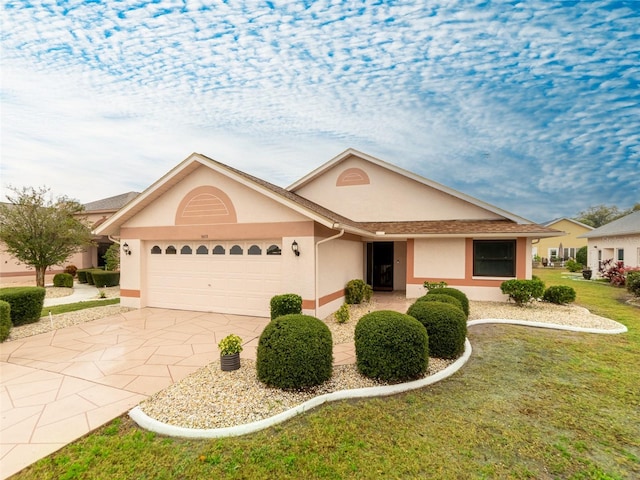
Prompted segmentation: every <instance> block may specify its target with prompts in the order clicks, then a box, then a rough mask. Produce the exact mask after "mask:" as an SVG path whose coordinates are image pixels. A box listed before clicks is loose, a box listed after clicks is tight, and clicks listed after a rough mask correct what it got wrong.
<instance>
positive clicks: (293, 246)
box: [291, 240, 300, 257]
mask: <svg viewBox="0 0 640 480" xmlns="http://www.w3.org/2000/svg"><path fill="white" fill-rule="evenodd" d="M291 250H293V253H295V254H296V257H299V256H300V249H299V248H298V242H296V241H295V240H294V241H293V243H292V244H291Z"/></svg>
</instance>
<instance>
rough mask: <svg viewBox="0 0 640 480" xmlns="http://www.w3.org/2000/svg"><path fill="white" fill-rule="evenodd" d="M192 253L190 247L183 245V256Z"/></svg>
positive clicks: (181, 250) (181, 252)
mask: <svg viewBox="0 0 640 480" xmlns="http://www.w3.org/2000/svg"><path fill="white" fill-rule="evenodd" d="M192 253H193V250H191V247H190V246H189V245H183V247H182V248H181V249H180V254H181V255H191V254H192Z"/></svg>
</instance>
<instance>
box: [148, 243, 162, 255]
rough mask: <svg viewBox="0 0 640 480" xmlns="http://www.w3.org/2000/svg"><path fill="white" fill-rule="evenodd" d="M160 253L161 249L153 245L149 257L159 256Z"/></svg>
mask: <svg viewBox="0 0 640 480" xmlns="http://www.w3.org/2000/svg"><path fill="white" fill-rule="evenodd" d="M161 253H162V249H161V248H160V247H159V246H158V245H154V246H153V248H152V249H151V255H160V254H161Z"/></svg>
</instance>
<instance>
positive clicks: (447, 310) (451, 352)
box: [407, 302, 467, 358]
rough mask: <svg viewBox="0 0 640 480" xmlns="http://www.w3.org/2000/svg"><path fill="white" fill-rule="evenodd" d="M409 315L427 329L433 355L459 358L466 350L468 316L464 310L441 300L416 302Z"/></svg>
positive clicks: (408, 312)
mask: <svg viewBox="0 0 640 480" xmlns="http://www.w3.org/2000/svg"><path fill="white" fill-rule="evenodd" d="M407 315H410V316H412V317H413V318H415V319H416V320H418V321H419V322H420V323H421V324H422V325H424V326H425V328H426V329H427V334H428V335H429V352H430V353H431V356H432V357H438V358H458V357H459V356H460V355H462V353H463V352H464V341H465V339H466V337H467V317H466V315H465V314H464V312H463V311H462V310H460V309H459V308H458V307H454V306H453V305H449V304H447V303H441V302H416V303H414V304H413V305H411V306H410V307H409V310H407Z"/></svg>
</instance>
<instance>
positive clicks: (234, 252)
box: [229, 245, 242, 255]
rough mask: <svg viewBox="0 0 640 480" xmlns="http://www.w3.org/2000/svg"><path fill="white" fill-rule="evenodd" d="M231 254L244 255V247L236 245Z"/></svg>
mask: <svg viewBox="0 0 640 480" xmlns="http://www.w3.org/2000/svg"><path fill="white" fill-rule="evenodd" d="M229 255H242V247H241V246H240V245H234V246H233V247H231V249H230V250H229Z"/></svg>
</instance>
